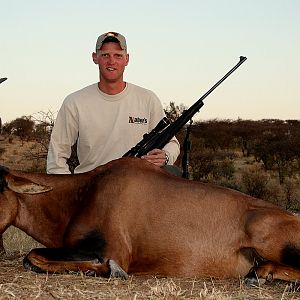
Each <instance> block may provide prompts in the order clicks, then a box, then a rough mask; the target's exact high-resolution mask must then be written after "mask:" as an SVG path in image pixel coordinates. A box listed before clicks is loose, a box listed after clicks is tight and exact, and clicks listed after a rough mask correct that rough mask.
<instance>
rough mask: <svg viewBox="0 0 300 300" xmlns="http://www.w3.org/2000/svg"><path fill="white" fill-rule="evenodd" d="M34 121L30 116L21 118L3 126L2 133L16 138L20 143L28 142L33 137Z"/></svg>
mask: <svg viewBox="0 0 300 300" xmlns="http://www.w3.org/2000/svg"><path fill="white" fill-rule="evenodd" d="M34 125H35V124H34V121H33V120H32V117H31V116H22V117H21V118H17V119H15V120H13V121H11V122H10V123H6V124H4V126H3V131H4V132H5V133H7V134H8V135H16V136H18V137H19V138H20V139H21V141H22V143H23V142H24V140H29V139H30V138H32V137H33V133H34Z"/></svg>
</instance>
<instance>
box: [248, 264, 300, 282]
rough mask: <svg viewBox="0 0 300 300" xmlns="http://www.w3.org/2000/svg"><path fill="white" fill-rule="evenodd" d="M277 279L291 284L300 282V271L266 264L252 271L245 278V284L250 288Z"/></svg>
mask: <svg viewBox="0 0 300 300" xmlns="http://www.w3.org/2000/svg"><path fill="white" fill-rule="evenodd" d="M276 279H279V280H284V281H291V282H292V281H299V280H300V269H297V268H293V267H289V266H285V265H280V264H276V263H273V262H265V263H262V264H260V265H258V266H257V267H254V268H252V269H251V270H250V272H249V273H248V274H247V275H246V276H245V283H246V284H247V285H248V286H251V285H256V286H257V285H259V284H263V283H265V282H272V281H273V280H276Z"/></svg>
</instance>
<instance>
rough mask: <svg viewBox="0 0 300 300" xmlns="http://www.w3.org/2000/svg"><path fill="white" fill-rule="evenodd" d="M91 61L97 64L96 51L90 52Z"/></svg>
mask: <svg viewBox="0 0 300 300" xmlns="http://www.w3.org/2000/svg"><path fill="white" fill-rule="evenodd" d="M92 58H93V62H94V63H95V64H96V65H98V55H97V53H95V52H93V54H92Z"/></svg>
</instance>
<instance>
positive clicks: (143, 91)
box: [127, 83, 158, 99]
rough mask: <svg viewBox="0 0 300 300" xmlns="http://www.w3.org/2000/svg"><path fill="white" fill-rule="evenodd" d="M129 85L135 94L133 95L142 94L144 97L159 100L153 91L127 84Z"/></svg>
mask: <svg viewBox="0 0 300 300" xmlns="http://www.w3.org/2000/svg"><path fill="white" fill-rule="evenodd" d="M127 84H128V87H129V88H130V90H131V92H133V93H138V94H141V95H144V96H146V95H148V96H151V97H154V98H157V99H158V97H157V95H156V94H155V93H154V92H153V91H152V90H149V89H146V88H144V87H141V86H139V85H136V84H133V83H127Z"/></svg>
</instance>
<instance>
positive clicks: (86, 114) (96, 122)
mask: <svg viewBox="0 0 300 300" xmlns="http://www.w3.org/2000/svg"><path fill="white" fill-rule="evenodd" d="M164 116H165V114H164V111H163V107H162V104H161V102H160V100H159V99H158V97H157V96H156V95H155V94H154V93H153V92H152V91H150V90H147V89H144V88H142V87H139V86H136V85H133V84H131V83H127V84H126V88H125V89H124V90H123V91H122V92H121V93H119V94H117V95H108V94H105V93H103V92H101V91H100V90H99V88H98V85H97V83H95V84H92V85H90V86H87V87H85V88H83V89H81V90H79V91H77V92H75V93H72V94H70V95H69V96H67V97H66V98H65V100H64V102H63V104H62V107H61V108H60V110H59V112H58V115H57V118H56V121H55V126H54V128H53V131H52V135H51V139H50V145H49V150H48V157H47V172H48V173H52V174H68V173H70V171H69V167H68V165H67V163H66V160H67V159H68V158H69V157H70V155H71V146H72V145H73V144H74V143H75V142H76V140H77V138H78V143H77V155H78V159H79V163H80V164H79V165H78V166H77V167H76V169H75V173H82V172H87V171H90V170H93V169H94V168H96V167H97V166H99V165H103V164H105V163H107V162H109V161H111V160H113V159H117V158H120V157H122V156H123V155H124V154H125V153H126V152H127V151H128V150H129V149H131V148H132V147H133V146H135V145H136V144H137V143H138V142H139V141H140V140H142V138H143V135H144V134H145V133H148V132H150V131H151V130H152V129H153V128H154V127H155V126H156V125H157V123H158V122H159V121H160V120H161V119H162V118H163V117H164ZM163 149H164V150H165V151H167V152H168V154H169V158H170V161H169V164H173V163H174V162H175V160H176V159H177V157H178V155H179V151H180V147H179V142H178V141H177V139H176V138H173V139H172V140H171V141H170V142H169V143H168V144H167V145H166V146H165V147H164V148H163Z"/></svg>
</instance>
